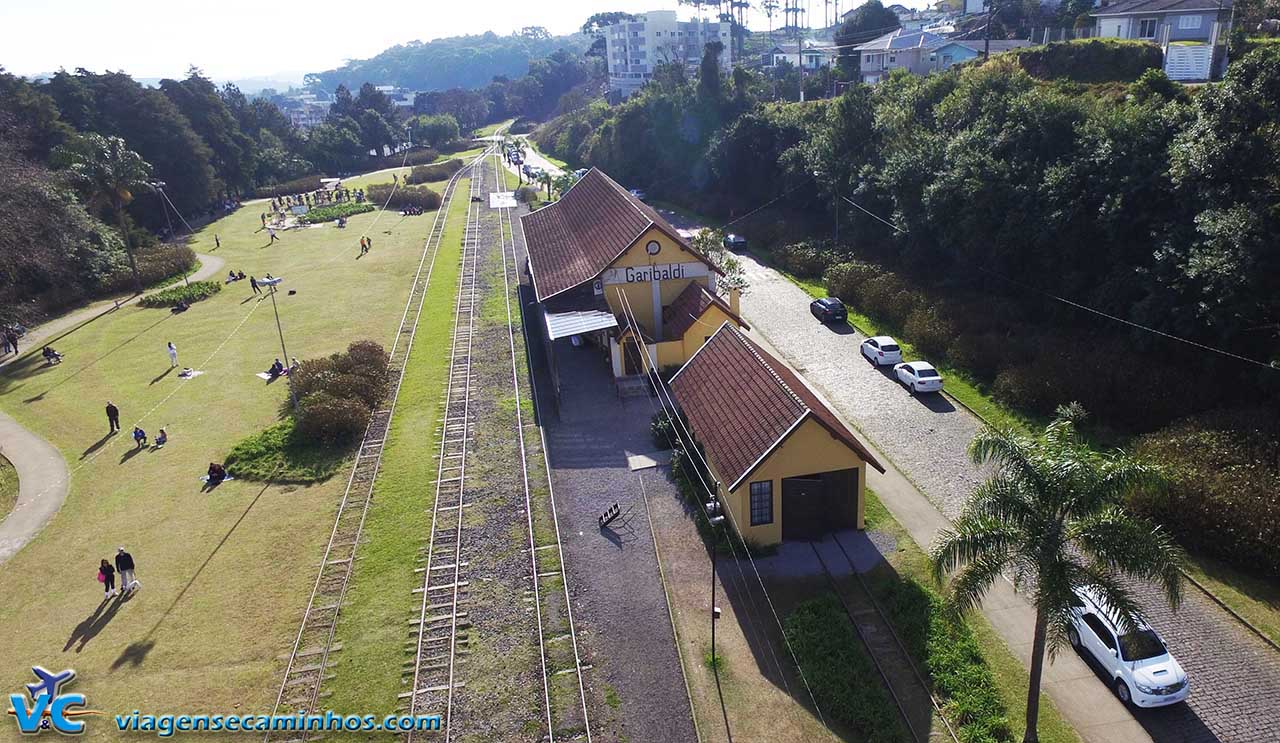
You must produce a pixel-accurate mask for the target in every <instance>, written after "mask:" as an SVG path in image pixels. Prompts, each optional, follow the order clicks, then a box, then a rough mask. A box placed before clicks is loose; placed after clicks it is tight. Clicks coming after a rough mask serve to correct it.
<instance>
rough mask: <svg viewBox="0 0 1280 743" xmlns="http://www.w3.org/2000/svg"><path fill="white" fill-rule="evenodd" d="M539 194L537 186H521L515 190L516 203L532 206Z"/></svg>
mask: <svg viewBox="0 0 1280 743" xmlns="http://www.w3.org/2000/svg"><path fill="white" fill-rule="evenodd" d="M540 193H541V191H539V190H538V187H537V186H521V187H519V188H517V189H516V201H519V202H520V203H521V204H532V203H533V202H535V201H537V200H538V195H539V194H540Z"/></svg>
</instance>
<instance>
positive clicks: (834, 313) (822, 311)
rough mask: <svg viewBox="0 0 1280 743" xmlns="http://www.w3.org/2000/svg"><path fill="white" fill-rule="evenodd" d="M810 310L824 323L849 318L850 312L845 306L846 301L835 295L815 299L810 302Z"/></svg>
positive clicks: (842, 320)
mask: <svg viewBox="0 0 1280 743" xmlns="http://www.w3.org/2000/svg"><path fill="white" fill-rule="evenodd" d="M809 311H810V312H812V313H813V316H814V317H816V318H818V319H819V320H821V321H822V322H824V323H825V322H844V321H845V320H847V319H849V312H848V310H846V309H845V308H844V302H841V301H840V300H839V299H836V298H835V297H825V298H823V299H815V300H813V301H812V302H810V303H809Z"/></svg>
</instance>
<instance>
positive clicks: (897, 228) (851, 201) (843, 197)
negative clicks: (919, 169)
mask: <svg viewBox="0 0 1280 743" xmlns="http://www.w3.org/2000/svg"><path fill="white" fill-rule="evenodd" d="M840 198H842V199H844V200H845V201H847V202H849V203H850V204H852V205H853V206H854V208H856V209H857V210H858V211H860V212H862V213H863V214H866V215H867V216H869V217H871V218H872V219H874V220H876V221H878V222H882V223H884V224H887V225H889V226H890V227H892V228H893V229H894V230H895V231H897V232H900V233H902V234H904V235H905V234H907V231H906V230H904V229H902V228H901V227H899V226H898V225H896V224H894V223H893V222H890V221H889V220H887V219H885V218H883V217H881V216H880V215H878V214H875V213H873V212H871V211H870V210H868V209H864V208H863V207H862V206H861V205H859V204H858V203H857V202H856V201H854V200H853V199H851V198H849V197H848V196H844V195H841V196H840Z"/></svg>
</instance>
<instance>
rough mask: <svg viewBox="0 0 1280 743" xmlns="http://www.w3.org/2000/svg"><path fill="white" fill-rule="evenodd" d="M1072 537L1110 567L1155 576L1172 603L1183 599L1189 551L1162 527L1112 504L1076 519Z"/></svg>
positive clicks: (1130, 573) (1136, 575) (1097, 559)
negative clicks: (1184, 576)
mask: <svg viewBox="0 0 1280 743" xmlns="http://www.w3.org/2000/svg"><path fill="white" fill-rule="evenodd" d="M1069 538H1070V539H1071V541H1072V542H1073V543H1074V544H1076V545H1077V546H1079V548H1080V549H1081V550H1082V551H1084V552H1085V553H1086V554H1088V555H1089V557H1090V558H1091V559H1092V560H1093V561H1095V562H1097V563H1099V564H1100V565H1103V566H1105V567H1106V568H1107V569H1108V570H1111V571H1115V572H1120V573H1123V574H1125V575H1129V576H1133V577H1135V578H1142V579H1147V580H1154V581H1156V582H1157V583H1158V584H1159V585H1160V588H1161V590H1162V591H1163V592H1164V594H1165V598H1167V599H1168V600H1169V603H1170V604H1171V605H1172V606H1175V607H1176V606H1178V604H1180V603H1181V601H1182V568H1183V567H1184V566H1185V565H1186V555H1185V553H1183V551H1182V549H1181V548H1180V547H1179V546H1178V545H1177V543H1175V542H1174V540H1173V538H1172V536H1170V535H1169V533H1168V532H1167V531H1165V530H1164V529H1162V528H1161V527H1159V526H1156V525H1155V524H1152V523H1150V522H1148V521H1146V520H1144V519H1139V518H1137V517H1135V516H1133V515H1131V514H1129V513H1128V512H1127V511H1125V510H1124V509H1123V508H1121V507H1120V506H1114V505H1113V506H1109V507H1106V508H1103V509H1102V510H1100V511H1098V512H1097V513H1094V514H1091V515H1089V516H1086V517H1084V518H1081V519H1080V520H1078V521H1076V522H1075V523H1074V524H1073V525H1072V527H1071V531H1070V534H1069Z"/></svg>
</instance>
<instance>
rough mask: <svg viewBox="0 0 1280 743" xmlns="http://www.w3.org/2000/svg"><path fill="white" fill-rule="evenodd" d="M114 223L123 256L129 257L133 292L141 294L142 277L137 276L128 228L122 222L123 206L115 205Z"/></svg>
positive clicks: (135, 260)
mask: <svg viewBox="0 0 1280 743" xmlns="http://www.w3.org/2000/svg"><path fill="white" fill-rule="evenodd" d="M115 206H116V221H117V222H119V223H120V239H121V240H124V254H125V255H127V256H129V270H130V271H132V272H133V290H134V292H136V293H138V294H141V293H142V276H141V275H139V274H138V260H137V259H136V258H134V257H133V245H131V244H130V243H129V227H128V225H126V224H125V222H124V206H123V205H121V204H116V205H115Z"/></svg>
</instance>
